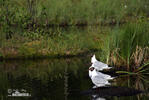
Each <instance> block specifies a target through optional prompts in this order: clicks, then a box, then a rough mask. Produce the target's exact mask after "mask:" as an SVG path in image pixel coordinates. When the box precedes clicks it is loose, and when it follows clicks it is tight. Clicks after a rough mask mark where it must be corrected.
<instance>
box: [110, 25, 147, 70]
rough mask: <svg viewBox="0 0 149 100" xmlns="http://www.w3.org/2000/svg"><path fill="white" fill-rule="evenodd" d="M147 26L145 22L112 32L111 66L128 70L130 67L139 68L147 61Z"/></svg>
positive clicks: (125, 26)
mask: <svg viewBox="0 0 149 100" xmlns="http://www.w3.org/2000/svg"><path fill="white" fill-rule="evenodd" d="M148 26H149V24H148V23H146V22H136V23H128V24H125V25H123V26H122V27H120V28H119V27H118V28H116V29H114V30H113V33H112V37H111V40H112V41H110V42H111V44H110V52H111V55H110V60H111V61H112V63H113V64H115V65H116V66H121V64H122V65H123V66H127V68H128V69H129V68H130V66H135V67H138V66H140V65H141V64H142V63H143V62H144V61H145V60H146V59H147V58H146V57H147V55H148V37H149V30H148V28H147V27H148ZM116 62H119V63H116ZM131 69H132V68H131ZM133 69H135V68H133Z"/></svg>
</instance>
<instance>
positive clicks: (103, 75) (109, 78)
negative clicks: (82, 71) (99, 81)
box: [96, 72, 114, 80]
mask: <svg viewBox="0 0 149 100" xmlns="http://www.w3.org/2000/svg"><path fill="white" fill-rule="evenodd" d="M96 73H97V74H98V76H100V77H103V78H104V79H107V80H112V79H114V77H111V76H110V75H108V74H104V73H101V72H96Z"/></svg>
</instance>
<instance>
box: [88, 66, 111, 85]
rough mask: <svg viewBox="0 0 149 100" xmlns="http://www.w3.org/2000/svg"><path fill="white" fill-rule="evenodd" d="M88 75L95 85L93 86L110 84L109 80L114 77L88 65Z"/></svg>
mask: <svg viewBox="0 0 149 100" xmlns="http://www.w3.org/2000/svg"><path fill="white" fill-rule="evenodd" d="M89 77H90V78H91V80H92V82H93V84H94V85H95V87H93V88H96V87H102V86H107V85H111V84H110V83H109V80H112V79H114V78H113V77H111V76H110V75H107V74H103V73H101V72H98V71H97V70H96V69H95V68H94V67H89Z"/></svg>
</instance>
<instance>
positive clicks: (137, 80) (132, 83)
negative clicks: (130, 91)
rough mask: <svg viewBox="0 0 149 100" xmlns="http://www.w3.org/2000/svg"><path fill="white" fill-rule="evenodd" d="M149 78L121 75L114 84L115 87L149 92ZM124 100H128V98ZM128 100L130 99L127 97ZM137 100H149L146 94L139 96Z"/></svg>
mask: <svg viewBox="0 0 149 100" xmlns="http://www.w3.org/2000/svg"><path fill="white" fill-rule="evenodd" d="M148 78H149V77H148V76H144V75H121V76H120V77H119V78H116V81H115V82H113V85H116V86H122V87H130V88H134V89H137V90H142V91H148V90H149V81H148ZM146 95H149V94H146ZM133 98H134V97H133ZM120 100H123V99H120ZM124 100H126V98H125V99H124ZM127 100H129V97H127ZM130 100H132V99H130ZM135 100H147V97H146V96H145V94H139V95H137V96H136V97H135Z"/></svg>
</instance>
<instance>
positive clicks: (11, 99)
mask: <svg viewBox="0 0 149 100" xmlns="http://www.w3.org/2000/svg"><path fill="white" fill-rule="evenodd" d="M89 66H90V57H88V56H87V57H81V58H65V59H62V58H61V59H44V60H42V59H39V60H9V61H2V62H0V70H1V71H0V98H1V100H6V99H7V100H149V97H148V96H149V93H141V94H138V95H133V96H108V95H105V96H104V97H100V96H99V97H98V98H93V95H91V94H88V95H84V94H81V93H83V91H88V90H90V89H91V88H92V87H93V86H94V85H93V83H92V81H91V79H90V78H89V76H88V68H89ZM146 79H148V77H147V76H127V75H123V76H116V78H115V79H114V80H112V81H110V83H111V87H112V86H114V87H126V88H127V87H129V88H134V89H138V90H143V91H147V90H148V88H149V84H148V82H147V81H146ZM101 91H102V90H101ZM109 91H110V92H113V90H112V89H110V90H109Z"/></svg>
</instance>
